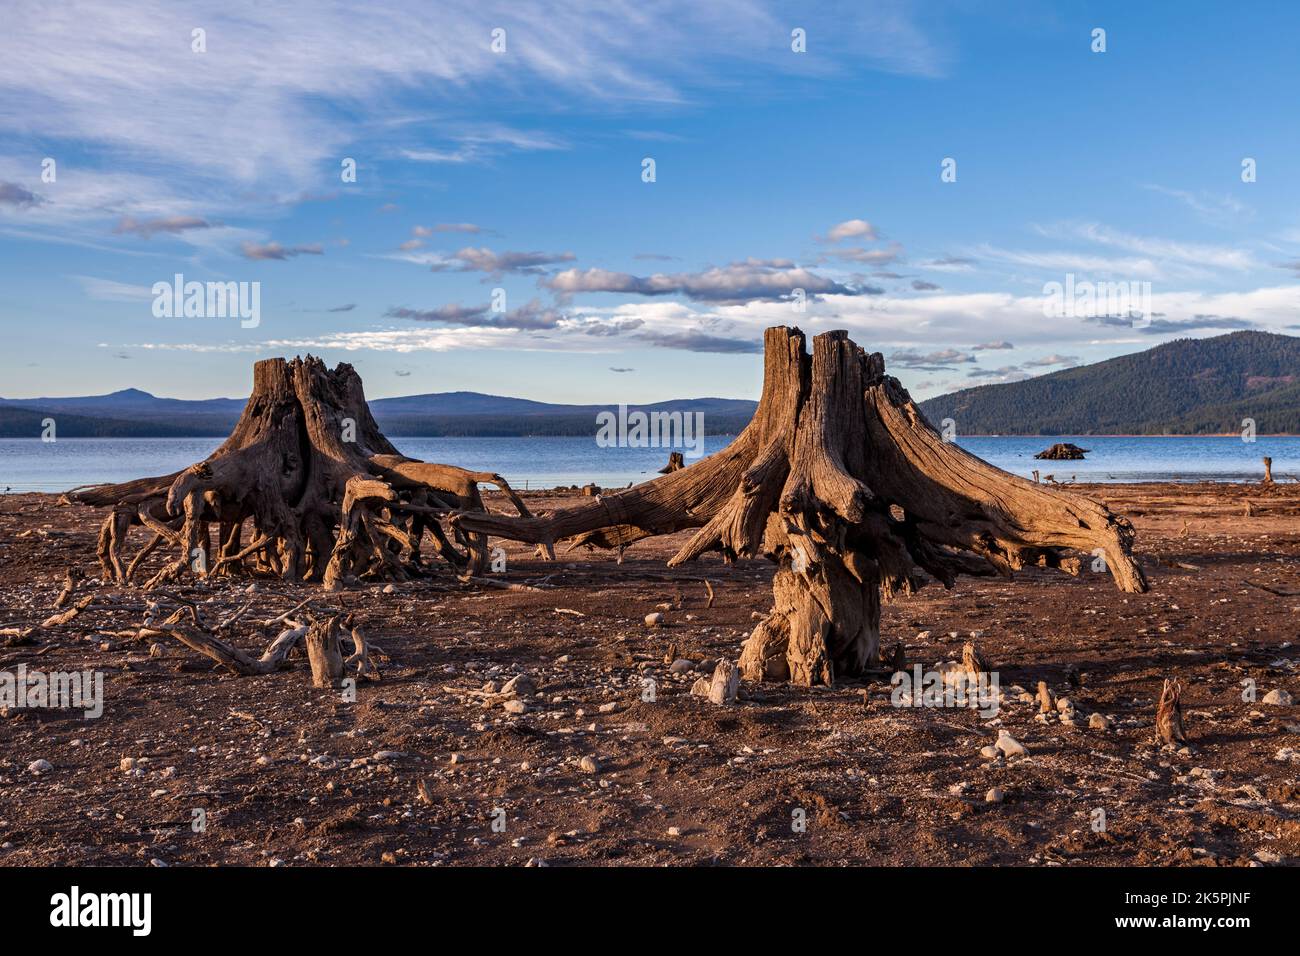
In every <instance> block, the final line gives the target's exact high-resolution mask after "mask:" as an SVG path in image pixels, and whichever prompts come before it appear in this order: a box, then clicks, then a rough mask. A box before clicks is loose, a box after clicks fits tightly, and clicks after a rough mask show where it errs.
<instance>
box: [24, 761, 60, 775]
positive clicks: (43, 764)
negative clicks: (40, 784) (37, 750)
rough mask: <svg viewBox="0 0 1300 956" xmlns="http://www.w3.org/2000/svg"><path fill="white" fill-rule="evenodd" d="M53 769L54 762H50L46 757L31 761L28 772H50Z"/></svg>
mask: <svg viewBox="0 0 1300 956" xmlns="http://www.w3.org/2000/svg"><path fill="white" fill-rule="evenodd" d="M53 769H54V764H52V763H50V762H49V761H48V760H45V759H41V760H33V761H32V762H31V763H29V764H28V765H27V772H28V773H34V774H37V775H39V774H43V773H49V772H50V771H51V770H53Z"/></svg>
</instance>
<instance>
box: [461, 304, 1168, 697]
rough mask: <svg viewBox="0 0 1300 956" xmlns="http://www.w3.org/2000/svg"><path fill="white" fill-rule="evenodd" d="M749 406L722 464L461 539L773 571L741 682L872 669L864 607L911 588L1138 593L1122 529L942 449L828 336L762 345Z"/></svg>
mask: <svg viewBox="0 0 1300 956" xmlns="http://www.w3.org/2000/svg"><path fill="white" fill-rule="evenodd" d="M765 345H766V350H765V356H766V357H765V371H764V382H763V394H762V397H761V399H760V400H759V405H758V408H757V410H756V411H755V413H754V418H753V419H752V421H751V422H750V423H749V425H748V426H747V427H746V428H745V430H744V431H743V432H742V433H741V434H740V435H739V436H737V437H736V439H735V440H734V441H733V442H732V443H731V444H730V445H728V446H727V447H726V448H724V449H723V450H722V451H720V452H718V453H716V454H714V455H712V456H710V457H708V458H706V459H704V460H703V461H700V462H697V463H695V464H693V465H692V466H691V467H689V468H685V469H681V470H678V471H673V472H670V473H668V474H666V475H664V476H663V477H661V478H656V479H654V480H652V481H648V482H645V483H644V484H640V485H636V486H634V487H632V488H629V489H627V490H625V491H619V492H615V493H613V494H608V495H601V496H599V497H597V498H596V499H595V500H594V501H592V502H590V503H583V504H581V505H577V506H575V507H572V508H567V509H563V510H560V511H556V512H553V513H550V514H547V515H544V516H538V517H526V516H521V517H517V518H512V517H507V516H504V515H489V514H481V513H469V514H461V515H457V516H456V517H454V518H453V520H452V524H453V525H454V526H455V527H456V528H458V529H459V530H461V531H464V532H468V533H478V534H485V535H495V536H498V537H503V538H511V539H514V540H518V541H526V542H540V543H543V544H546V545H553V544H554V543H555V542H557V541H560V540H564V539H568V540H569V541H570V542H571V543H572V544H573V545H574V546H582V545H594V546H600V547H608V548H617V549H620V550H621V549H622V548H625V547H626V546H628V545H629V544H631V543H633V542H635V541H637V540H640V539H641V538H646V537H651V536H654V535H662V534H669V533H672V532H675V531H680V530H682V529H685V528H698V529H699V530H698V531H697V532H696V533H695V535H694V536H693V537H692V538H691V540H690V541H688V542H687V543H686V544H685V545H684V546H683V547H682V548H681V550H679V551H678V552H677V554H676V555H674V556H673V558H672V559H670V561H669V564H670V565H678V564H681V563H683V562H685V561H690V560H693V559H695V558H697V557H699V556H700V555H702V554H704V553H706V552H709V551H718V552H720V553H721V554H722V555H723V557H724V558H725V559H727V560H732V559H734V558H736V557H752V556H755V555H758V554H763V555H765V556H767V557H769V558H770V559H772V560H774V561H776V562H777V563H778V565H779V567H778V570H777V572H776V575H775V578H774V580H773V599H774V600H773V607H772V610H771V611H770V612H769V613H768V615H767V617H766V618H765V619H764V620H763V621H762V622H761V623H759V625H758V626H757V627H756V628H755V629H754V632H753V634H752V635H751V636H750V638H749V639H748V640H747V641H746V642H745V645H744V648H743V652H742V655H741V660H740V665H741V669H742V671H743V673H744V676H745V677H746V679H749V680H757V679H762V678H767V679H776V680H790V681H792V682H794V683H798V684H829V683H831V682H832V681H833V680H834V678H835V677H836V676H846V677H848V676H856V675H860V674H862V673H863V672H864V671H865V670H866V669H867V668H868V667H869V666H871V665H873V664H877V663H879V642H880V605H881V601H882V600H885V601H888V600H891V599H892V598H893V597H895V596H896V595H897V594H899V593H910V592H911V591H913V590H915V589H916V588H918V587H920V586H921V585H922V584H923V583H924V582H925V581H926V580H927V579H928V578H934V579H936V580H938V581H941V582H942V583H943V584H944V585H945V586H951V585H952V584H953V582H954V580H955V579H956V577H957V575H959V574H1000V575H1003V576H1005V577H1010V575H1011V573H1012V571H1014V570H1016V569H1019V568H1023V567H1025V566H1026V565H1039V566H1044V567H1053V568H1059V569H1062V570H1065V571H1067V572H1069V573H1072V574H1077V573H1078V572H1079V570H1080V568H1081V566H1082V562H1081V561H1080V559H1079V558H1078V557H1070V556H1067V555H1066V554H1065V553H1064V550H1065V549H1072V550H1076V551H1081V552H1085V553H1091V554H1092V555H1094V556H1096V557H1104V559H1105V565H1106V567H1107V569H1108V570H1109V571H1110V573H1111V575H1112V576H1113V577H1114V579H1115V583H1116V584H1117V586H1118V587H1120V588H1121V589H1122V590H1125V591H1143V590H1145V589H1146V581H1145V579H1144V577H1143V575H1142V571H1141V569H1140V568H1139V566H1138V564H1137V562H1136V561H1135V560H1134V558H1133V555H1132V542H1133V529H1132V526H1131V525H1130V524H1129V522H1128V521H1127V520H1125V519H1124V518H1121V517H1118V516H1116V515H1114V514H1112V513H1111V512H1110V511H1109V510H1108V509H1107V508H1106V507H1105V506H1103V505H1101V504H1099V503H1097V502H1095V501H1093V500H1091V499H1089V498H1085V497H1083V496H1082V495H1078V494H1073V493H1070V492H1067V491H1064V490H1060V489H1057V488H1050V487H1044V486H1042V485H1038V484H1035V483H1034V482H1030V481H1026V480H1024V479H1022V478H1017V477H1015V476H1013V475H1009V474H1007V473H1006V472H1003V471H1000V470H998V469H997V468H994V467H993V466H992V465H989V464H987V463H986V462H984V461H981V460H980V459H978V458H976V457H974V456H973V455H971V454H969V453H967V452H965V451H963V450H962V449H961V448H959V447H958V446H957V445H955V444H952V443H949V442H945V441H944V440H943V438H942V437H941V436H940V435H939V434H938V433H937V432H936V431H935V430H934V429H933V428H932V427H931V426H930V425H929V423H928V422H926V420H925V418H924V417H923V416H922V415H921V412H920V410H919V409H918V408H917V407H916V405H915V404H913V402H912V400H911V398H910V397H909V396H908V394H907V391H906V390H905V389H904V388H903V387H902V386H901V385H900V384H899V383H898V381H897V380H896V379H894V378H892V377H889V376H887V375H886V374H885V371H884V361H883V359H882V358H881V356H880V355H879V354H872V355H868V354H866V353H865V352H864V351H863V350H862V349H860V348H858V346H856V345H854V343H853V342H851V341H850V340H849V338H848V336H847V334H846V333H844V332H827V333H825V334H823V335H819V336H817V338H816V339H815V340H814V343H813V353H812V355H811V356H809V355H808V354H807V352H806V351H805V347H804V336H803V333H802V332H800V331H799V330H798V329H790V328H784V327H778V328H772V329H768V330H767V333H766V342H765Z"/></svg>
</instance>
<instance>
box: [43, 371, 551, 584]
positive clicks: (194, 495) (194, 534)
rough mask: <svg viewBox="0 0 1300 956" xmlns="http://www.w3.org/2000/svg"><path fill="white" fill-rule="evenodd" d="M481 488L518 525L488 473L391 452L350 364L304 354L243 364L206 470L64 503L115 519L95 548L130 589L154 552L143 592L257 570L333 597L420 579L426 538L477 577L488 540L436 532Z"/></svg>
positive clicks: (114, 577) (108, 570) (479, 505)
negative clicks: (165, 553) (242, 381)
mask: <svg viewBox="0 0 1300 956" xmlns="http://www.w3.org/2000/svg"><path fill="white" fill-rule="evenodd" d="M480 482H485V483H491V484H495V485H497V486H498V487H499V488H500V489H501V490H502V491H503V492H504V493H505V494H506V496H507V497H508V498H509V499H510V501H511V502H512V503H513V505H514V506H515V508H516V509H517V510H518V512H519V514H520V515H523V516H528V514H529V512H528V509H527V508H526V507H525V506H524V504H523V502H522V501H520V500H519V497H518V496H517V495H515V493H514V492H513V491H512V490H511V488H510V486H509V485H508V484H506V482H505V480H504V479H502V478H501V477H500V476H499V475H495V474H490V473H485V472H470V471H466V470H464V469H463V468H456V467H454V466H451V465H437V464H431V463H428V462H422V461H417V460H415V459H412V458H407V457H405V456H404V455H402V454H401V453H399V452H398V450H397V449H396V448H394V447H393V445H392V444H391V443H390V442H389V441H388V439H387V438H385V437H384V435H383V433H382V432H380V430H379V426H378V425H376V424H375V420H374V418H372V417H371V415H370V409H369V407H368V406H367V405H366V399H365V393H364V391H363V390H362V386H361V378H360V376H358V375H357V373H356V371H355V370H354V369H353V368H352V366H351V365H348V364H345V363H344V364H340V365H339V366H338V367H337V368H335V369H334V370H333V371H330V370H328V369H327V368H326V367H325V364H324V363H323V362H322V361H321V360H320V359H317V358H312V357H311V356H308V357H307V358H306V359H305V360H304V359H294V360H293V361H292V362H286V361H285V360H284V359H278V358H277V359H267V360H265V361H261V362H258V363H256V365H254V367H253V390H252V394H251V395H250V396H249V399H248V404H247V405H245V407H244V412H243V414H242V415H241V416H240V419H239V421H238V423H236V425H235V427H234V430H233V431H232V432H231V433H230V437H229V438H227V439H226V440H225V442H223V443H222V445H221V447H220V448H218V449H217V450H216V451H214V452H213V453H212V454H211V455H209V456H208V457H207V458H206V459H205V460H203V461H201V462H199V463H197V464H195V465H191V466H190V467H189V468H186V469H185V470H183V471H179V472H175V473H173V474H170V475H163V476H161V477H157V478H140V479H137V480H135V481H128V482H125V483H122V484H111V485H96V486H93V487H89V488H82V489H77V490H74V491H72V492H69V493H68V494H67V495H66V499H67V500H70V501H74V502H80V503H84V504H89V505H95V506H99V507H104V506H109V507H111V508H112V509H113V510H112V512H111V513H110V514H109V516H108V517H107V519H106V520H105V521H104V524H103V527H102V528H101V529H100V536H99V560H100V564H101V565H102V567H103V571H104V577H105V580H110V581H117V582H122V583H129V582H130V581H131V580H132V579H133V578H134V576H135V573H136V570H137V568H138V567H139V566H140V564H141V562H142V561H143V560H144V559H145V558H146V557H147V556H148V555H149V554H150V553H151V552H152V551H154V550H155V549H156V548H158V547H159V546H161V545H166V546H168V547H169V548H171V549H173V550H174V551H175V557H174V558H173V559H172V560H171V561H170V562H168V563H167V564H166V565H165V566H164V567H163V568H162V570H160V571H159V572H158V573H157V574H155V575H154V576H153V578H152V579H150V581H149V582H148V585H147V586H149V587H155V586H157V585H159V584H162V583H164V582H167V581H171V580H175V579H177V578H179V577H181V576H182V575H186V574H192V575H194V576H195V577H198V578H208V577H217V576H220V575H223V574H233V573H238V572H260V573H264V574H274V575H278V576H279V577H281V578H283V579H285V580H290V581H294V580H309V581H321V582H323V583H324V584H325V586H326V587H327V588H330V589H338V588H341V587H344V586H346V585H348V584H350V583H352V582H354V581H356V580H358V579H359V578H361V577H370V578H380V579H389V580H405V579H407V578H408V577H410V576H411V575H412V574H420V573H423V571H422V567H421V564H420V543H421V540H422V538H423V535H424V532H425V531H428V532H429V535H430V537H431V538H432V539H433V542H434V546H435V548H436V550H437V552H438V554H439V555H440V556H441V557H443V558H444V559H446V560H447V561H448V562H449V563H451V564H452V565H453V566H454V567H455V568H456V570H457V571H458V572H467V573H469V574H480V573H481V572H482V571H483V569H484V567H486V563H487V557H488V555H487V539H486V537H484V536H482V535H478V534H474V533H470V532H457V533H456V537H457V542H456V543H455V544H453V542H452V541H451V540H449V539H448V537H447V535H446V534H445V533H444V531H443V528H442V525H441V523H440V522H441V520H442V519H443V518H445V517H446V516H447V515H450V514H451V513H452V512H454V511H460V510H480V511H482V510H485V509H484V505H483V499H482V496H481V495H480V493H479V489H478V484H479V483H480ZM246 525H251V533H250V540H248V541H247V542H245V541H244V539H243V535H244V529H245V526H246ZM136 526H140V527H144V528H145V529H146V530H148V531H150V532H152V538H151V539H150V540H149V541H148V542H147V543H146V544H145V545H144V547H143V548H142V549H141V550H140V551H139V552H138V553H137V554H136V556H135V557H134V558H133V559H132V560H131V561H130V562H129V564H128V563H127V562H126V560H125V548H126V544H127V538H128V536H129V534H130V531H131V528H133V527H136ZM214 526H215V528H216V531H217V540H216V544H215V547H214V545H213V541H212V534H211V532H212V529H213V527H214Z"/></svg>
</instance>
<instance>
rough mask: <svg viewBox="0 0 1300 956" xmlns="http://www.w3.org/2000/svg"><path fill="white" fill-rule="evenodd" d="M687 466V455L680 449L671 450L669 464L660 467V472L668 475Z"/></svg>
mask: <svg viewBox="0 0 1300 956" xmlns="http://www.w3.org/2000/svg"><path fill="white" fill-rule="evenodd" d="M685 467H686V456H685V455H683V454H682V453H681V452H679V451H674V452H669V454H668V464H666V465H664V466H663V467H662V468H660V469H659V474H661V475H668V474H671V473H672V472H674V471H681V470H682V469H683V468H685Z"/></svg>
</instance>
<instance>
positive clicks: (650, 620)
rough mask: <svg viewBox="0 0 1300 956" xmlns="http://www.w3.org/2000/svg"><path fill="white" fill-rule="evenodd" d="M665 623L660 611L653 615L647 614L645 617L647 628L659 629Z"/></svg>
mask: <svg viewBox="0 0 1300 956" xmlns="http://www.w3.org/2000/svg"><path fill="white" fill-rule="evenodd" d="M663 622H664V616H663V615H662V614H660V613H659V612H658V611H655V612H654V613H653V614H647V615H646V616H645V623H646V627H659V625H661V624H663Z"/></svg>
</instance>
